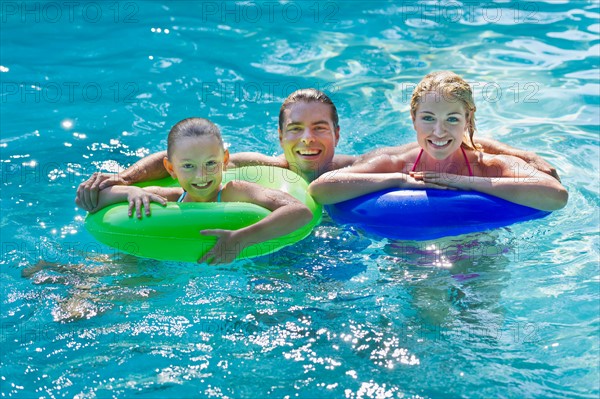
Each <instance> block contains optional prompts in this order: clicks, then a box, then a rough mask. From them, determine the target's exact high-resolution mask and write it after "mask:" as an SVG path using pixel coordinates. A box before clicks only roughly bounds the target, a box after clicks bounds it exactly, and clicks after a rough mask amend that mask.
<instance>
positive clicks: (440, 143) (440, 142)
mask: <svg viewBox="0 0 600 399" xmlns="http://www.w3.org/2000/svg"><path fill="white" fill-rule="evenodd" d="M427 141H428V142H429V144H432V146H433V147H434V148H445V147H447V146H448V145H450V143H451V142H452V140H427Z"/></svg>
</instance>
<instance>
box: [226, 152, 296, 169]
mask: <svg viewBox="0 0 600 399" xmlns="http://www.w3.org/2000/svg"><path fill="white" fill-rule="evenodd" d="M254 165H266V166H278V167H280V168H287V167H288V163H287V161H286V159H285V157H284V156H283V155H279V156H270V155H265V154H261V153H259V152H237V153H235V154H231V156H230V157H229V166H230V167H234V168H235V167H238V168H240V167H242V166H254Z"/></svg>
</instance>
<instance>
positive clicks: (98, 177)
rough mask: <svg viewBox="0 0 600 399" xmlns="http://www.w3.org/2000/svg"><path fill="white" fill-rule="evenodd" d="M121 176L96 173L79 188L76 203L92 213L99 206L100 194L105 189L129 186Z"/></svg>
mask: <svg viewBox="0 0 600 399" xmlns="http://www.w3.org/2000/svg"><path fill="white" fill-rule="evenodd" d="M127 184H128V183H127V181H126V180H125V179H123V177H121V175H120V174H111V173H100V172H96V173H94V174H93V175H92V176H91V177H90V178H89V179H87V180H86V181H84V182H83V183H81V184H80V185H79V187H78V188H77V198H76V202H77V204H78V205H79V207H80V208H82V209H84V210H86V211H88V212H91V211H92V210H94V209H95V208H96V207H97V206H98V192H99V191H100V190H102V189H103V188H106V187H110V186H114V185H127Z"/></svg>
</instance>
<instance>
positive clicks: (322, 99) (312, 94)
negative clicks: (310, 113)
mask: <svg viewBox="0 0 600 399" xmlns="http://www.w3.org/2000/svg"><path fill="white" fill-rule="evenodd" d="M299 102H305V103H323V104H327V105H329V106H330V107H331V120H332V121H333V128H334V129H337V127H338V123H339V117H338V113H337V108H335V104H334V103H333V101H331V98H329V97H328V96H327V94H325V93H323V92H322V91H320V90H317V89H300V90H296V91H295V92H293V93H292V94H290V95H289V96H288V97H287V98H286V99H285V101H284V102H283V104H281V108H280V109H279V130H281V131H283V122H284V119H285V115H284V111H285V110H286V109H288V108H289V107H291V106H292V105H293V104H296V103H299Z"/></svg>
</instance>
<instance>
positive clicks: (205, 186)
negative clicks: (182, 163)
mask: <svg viewBox="0 0 600 399" xmlns="http://www.w3.org/2000/svg"><path fill="white" fill-rule="evenodd" d="M211 184H212V180H211V181H209V182H207V183H205V184H194V183H192V184H191V186H192V187H194V188H195V189H196V190H204V189H205V188H208V187H209V186H210V185H211Z"/></svg>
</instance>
